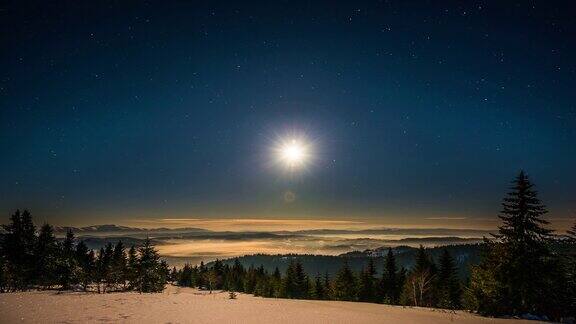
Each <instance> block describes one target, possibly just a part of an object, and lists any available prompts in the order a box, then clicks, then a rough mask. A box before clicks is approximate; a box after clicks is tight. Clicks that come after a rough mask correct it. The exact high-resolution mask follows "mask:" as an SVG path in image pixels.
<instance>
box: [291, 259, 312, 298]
mask: <svg viewBox="0 0 576 324" xmlns="http://www.w3.org/2000/svg"><path fill="white" fill-rule="evenodd" d="M294 279H295V281H294V285H295V294H294V298H298V299H306V298H308V293H309V292H310V283H309V281H308V276H307V275H306V272H304V268H303V267H302V262H300V260H296V265H295V267H294Z"/></svg>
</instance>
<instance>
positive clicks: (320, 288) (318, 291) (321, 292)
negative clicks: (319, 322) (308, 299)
mask: <svg viewBox="0 0 576 324" xmlns="http://www.w3.org/2000/svg"><path fill="white" fill-rule="evenodd" d="M311 296H312V298H313V299H319V300H322V299H326V288H325V286H324V283H323V282H322V277H321V276H320V274H317V275H316V278H315V280H314V290H313V291H312V294H311Z"/></svg>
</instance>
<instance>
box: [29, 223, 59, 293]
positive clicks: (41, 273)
mask: <svg viewBox="0 0 576 324" xmlns="http://www.w3.org/2000/svg"><path fill="white" fill-rule="evenodd" d="M58 254H59V250H58V245H57V243H56V237H55V236H54V230H53V229H52V226H50V225H49V224H44V225H42V227H41V228H40V232H39V234H38V240H37V242H36V249H35V252H34V256H35V258H36V271H35V273H36V278H37V280H38V284H39V285H40V286H42V287H44V288H48V287H51V286H53V285H55V284H56V282H57V275H56V274H57V272H56V269H57V262H58V257H59V255H58Z"/></svg>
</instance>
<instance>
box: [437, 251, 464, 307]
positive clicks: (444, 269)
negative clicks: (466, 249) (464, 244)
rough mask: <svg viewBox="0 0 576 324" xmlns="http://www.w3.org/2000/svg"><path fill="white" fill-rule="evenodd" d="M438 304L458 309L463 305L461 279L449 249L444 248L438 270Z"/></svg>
mask: <svg viewBox="0 0 576 324" xmlns="http://www.w3.org/2000/svg"><path fill="white" fill-rule="evenodd" d="M438 288H439V292H438V298H439V300H438V306H439V307H441V308H448V309H458V308H460V307H461V288H460V280H459V279H458V273H457V268H456V265H455V264H454V259H453V258H452V257H451V256H450V253H449V252H448V250H447V249H444V250H443V252H442V256H441V258H440V269H439V271H438Z"/></svg>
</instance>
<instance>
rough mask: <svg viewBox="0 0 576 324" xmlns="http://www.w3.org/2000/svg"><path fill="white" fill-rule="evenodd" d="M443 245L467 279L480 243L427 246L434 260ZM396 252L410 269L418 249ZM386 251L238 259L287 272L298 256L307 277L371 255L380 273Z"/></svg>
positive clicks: (357, 265)
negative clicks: (346, 261)
mask: <svg viewBox="0 0 576 324" xmlns="http://www.w3.org/2000/svg"><path fill="white" fill-rule="evenodd" d="M444 248H446V249H447V250H448V252H450V254H451V255H452V257H454V259H455V260H456V262H457V265H458V272H459V275H460V277H461V278H463V279H464V278H467V277H468V275H469V266H470V265H471V264H476V263H478V262H479V260H480V245H479V244H460V245H448V246H443V247H433V248H427V249H426V251H427V252H428V254H429V255H430V256H431V257H432V258H433V259H434V260H435V261H436V262H437V261H438V259H439V258H440V255H441V253H442V250H443V249H444ZM392 250H393V251H394V252H395V254H396V262H397V264H398V266H399V267H404V268H406V269H410V268H411V267H412V266H413V265H414V259H415V256H416V251H417V250H418V249H417V248H413V247H409V246H397V247H394V248H392ZM387 251H388V248H387V247H381V248H378V249H374V250H366V251H357V252H349V253H345V254H342V255H338V256H330V255H310V254H304V255H301V254H277V255H267V254H255V255H247V256H243V257H239V258H238V260H239V261H240V263H242V265H244V266H245V267H249V266H251V265H253V266H255V267H258V266H260V265H263V266H264V268H265V269H266V270H268V271H274V269H275V268H276V267H278V269H279V270H280V271H281V272H284V271H286V268H287V267H288V264H289V263H290V260H292V259H298V260H300V262H302V265H303V267H304V270H305V271H306V273H308V275H309V276H315V275H316V274H324V273H326V272H328V273H329V274H330V275H334V274H335V273H336V272H337V271H338V270H339V269H340V268H341V267H342V264H343V262H344V260H345V259H347V260H348V264H349V265H350V267H351V268H352V269H353V270H354V271H357V272H358V271H360V270H361V269H362V267H364V266H366V265H367V264H368V259H369V258H371V257H372V258H374V261H375V264H376V269H377V270H378V274H379V275H381V274H382V269H383V268H384V255H386V253H387ZM234 260H235V258H231V259H226V260H223V262H224V263H226V264H230V265H231V264H233V263H234Z"/></svg>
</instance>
